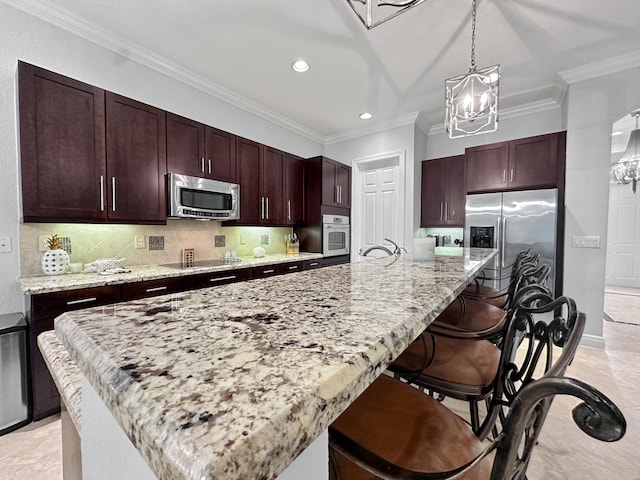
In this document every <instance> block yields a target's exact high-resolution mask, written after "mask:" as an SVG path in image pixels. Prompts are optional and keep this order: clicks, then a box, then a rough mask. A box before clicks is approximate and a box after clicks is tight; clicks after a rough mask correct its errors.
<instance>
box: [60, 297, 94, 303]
mask: <svg viewBox="0 0 640 480" xmlns="http://www.w3.org/2000/svg"><path fill="white" fill-rule="evenodd" d="M96 300H98V299H97V298H96V297H91V298H81V299H80V300H69V301H68V302H67V305H80V304H81V303H91V302H95V301H96Z"/></svg>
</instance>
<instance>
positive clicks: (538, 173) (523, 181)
mask: <svg viewBox="0 0 640 480" xmlns="http://www.w3.org/2000/svg"><path fill="white" fill-rule="evenodd" d="M557 157H558V135H557V134H550V135H539V136H536V137H530V138H522V139H518V140H512V141H510V142H509V187H511V188H537V187H555V186H556V184H557V180H558V179H557V173H556V172H557V169H556V162H557Z"/></svg>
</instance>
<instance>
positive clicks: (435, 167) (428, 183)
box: [420, 160, 445, 227]
mask: <svg viewBox="0 0 640 480" xmlns="http://www.w3.org/2000/svg"><path fill="white" fill-rule="evenodd" d="M444 180H445V163H444V161H443V160H429V161H424V162H422V188H421V192H422V193H421V197H420V203H421V206H420V212H421V213H420V226H422V227H432V226H439V225H442V224H443V222H444V218H443V216H444V214H443V210H444V203H443V200H444V198H445V181H444Z"/></svg>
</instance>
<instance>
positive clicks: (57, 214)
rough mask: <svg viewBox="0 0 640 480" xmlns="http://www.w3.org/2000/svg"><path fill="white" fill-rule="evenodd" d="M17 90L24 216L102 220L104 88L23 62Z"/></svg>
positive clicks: (44, 219) (40, 219) (28, 218)
mask: <svg viewBox="0 0 640 480" xmlns="http://www.w3.org/2000/svg"><path fill="white" fill-rule="evenodd" d="M18 90H19V97H20V98H19V115H20V157H21V166H22V169H21V175H22V206H23V214H24V221H26V222H51V221H55V222H64V221H68V222H79V221H82V222H96V221H101V220H104V219H105V218H106V212H105V211H104V210H101V208H100V206H101V204H102V205H104V197H102V199H103V200H102V202H101V188H100V185H101V179H102V185H103V186H104V181H105V143H104V142H105V130H104V90H101V89H99V88H96V87H93V86H91V85H87V84H84V83H82V82H78V81H76V80H72V79H70V78H67V77H64V76H62V75H58V74H55V73H52V72H48V71H46V70H43V69H40V68H38V67H34V66H33V65H29V64H27V63H23V62H19V63H18Z"/></svg>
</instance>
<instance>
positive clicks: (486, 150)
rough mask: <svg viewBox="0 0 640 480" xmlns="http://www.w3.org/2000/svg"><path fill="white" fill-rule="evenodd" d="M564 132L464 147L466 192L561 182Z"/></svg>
mask: <svg viewBox="0 0 640 480" xmlns="http://www.w3.org/2000/svg"><path fill="white" fill-rule="evenodd" d="M565 143H566V134H565V132H558V133H551V134H547V135H538V136H535V137H528V138H522V139H518V140H511V141H508V142H501V143H494V144H491V145H482V146H478V147H471V148H468V149H467V150H466V157H467V159H466V179H467V182H466V185H467V192H487V191H501V190H522V189H531V188H543V187H559V188H562V187H563V185H564V164H565V163H564V161H565Z"/></svg>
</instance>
